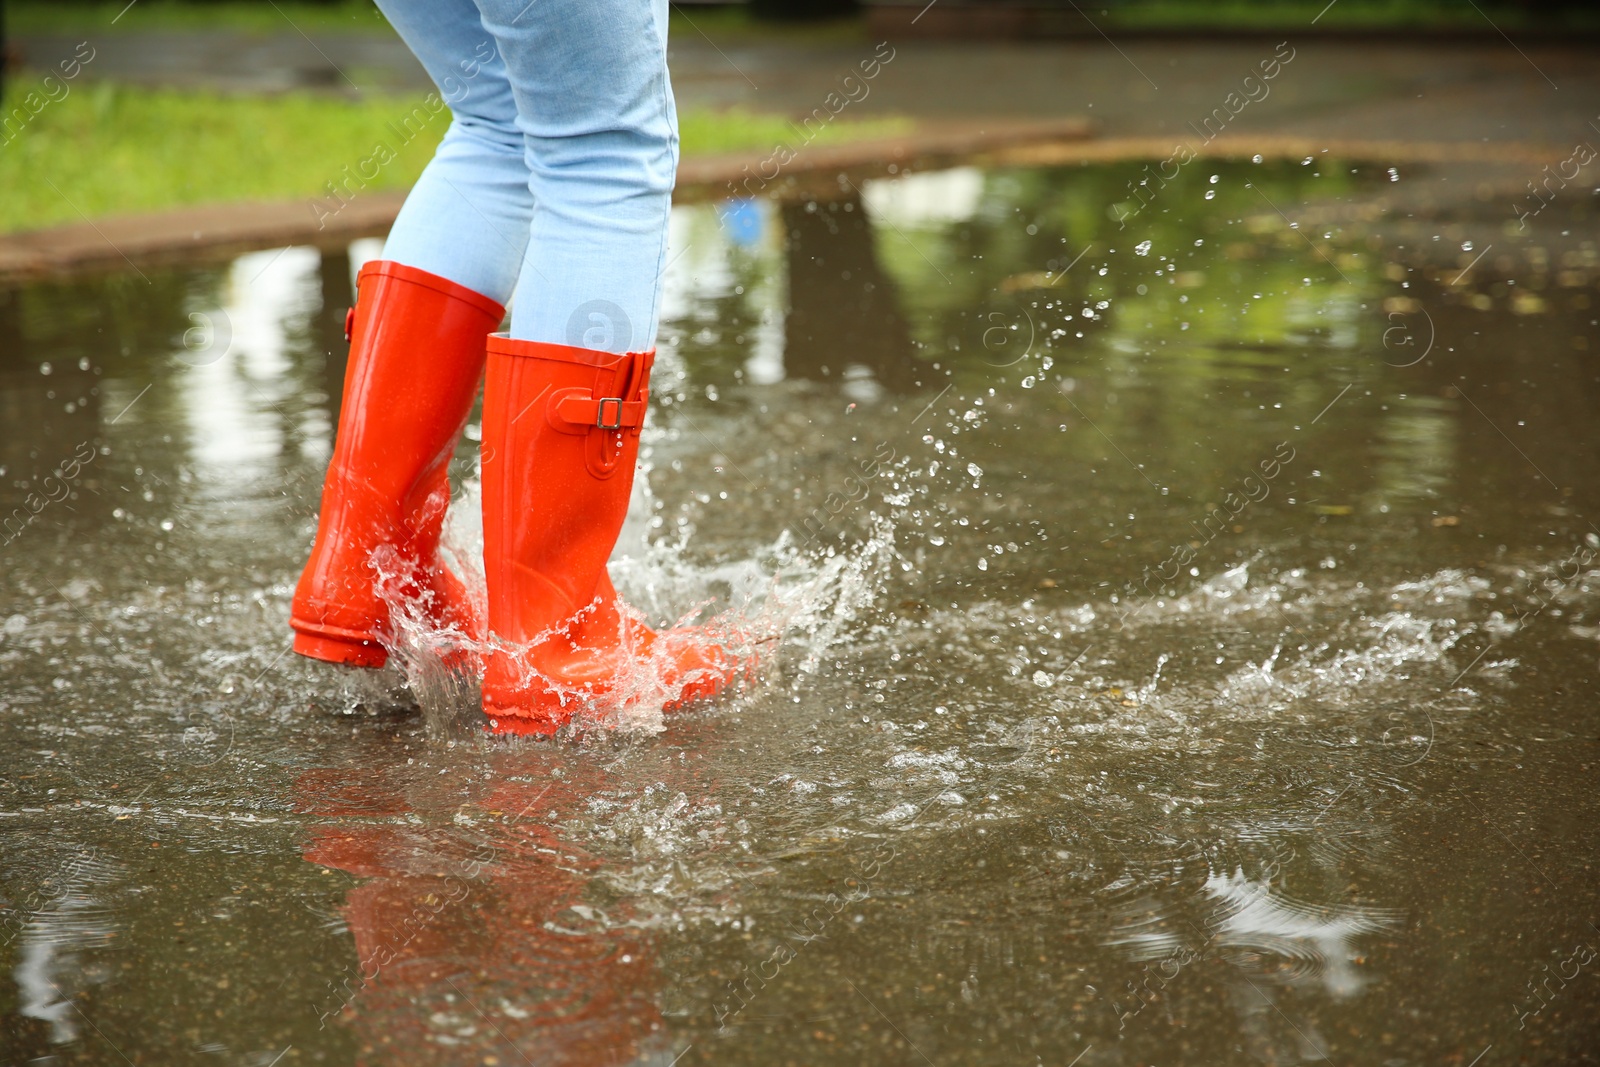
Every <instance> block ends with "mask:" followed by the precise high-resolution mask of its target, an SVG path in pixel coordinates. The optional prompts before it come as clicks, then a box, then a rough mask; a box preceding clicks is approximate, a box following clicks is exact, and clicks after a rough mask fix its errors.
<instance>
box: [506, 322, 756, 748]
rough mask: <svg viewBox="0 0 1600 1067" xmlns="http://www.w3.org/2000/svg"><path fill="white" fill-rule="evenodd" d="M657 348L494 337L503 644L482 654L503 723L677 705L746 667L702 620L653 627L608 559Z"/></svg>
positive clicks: (520, 724)
mask: <svg viewBox="0 0 1600 1067" xmlns="http://www.w3.org/2000/svg"><path fill="white" fill-rule="evenodd" d="M654 360H655V353H654V352H630V353H628V354H627V355H623V356H619V355H614V354H612V353H608V352H595V351H591V350H589V349H584V348H571V347H568V346H566V345H555V344H543V343H540V342H535V341H513V340H510V339H509V338H506V337H503V336H498V335H497V336H494V337H491V338H489V367H488V374H487V376H486V378H485V382H484V391H483V556H484V575H485V577H486V579H487V581H488V585H489V618H488V629H489V634H490V639H491V640H492V641H494V642H496V643H497V647H496V648H494V649H493V650H492V651H490V652H489V653H488V654H487V655H485V657H484V673H483V710H484V713H485V714H486V715H488V716H489V719H490V721H491V724H492V728H493V729H494V730H496V731H498V732H501V733H533V734H549V733H553V732H554V731H555V730H556V729H557V728H559V727H561V726H562V725H564V724H565V723H566V722H568V721H569V720H570V719H571V718H572V716H573V714H574V713H576V712H577V711H578V710H579V709H580V708H582V707H584V706H592V705H595V704H605V705H611V706H618V707H621V706H626V705H628V704H630V703H633V702H636V701H639V700H644V699H659V700H661V701H662V702H663V705H664V707H665V708H667V709H671V708H675V707H678V706H679V705H682V704H685V703H688V702H689V701H691V700H697V699H701V698H703V697H707V696H710V695H712V694H714V693H716V692H718V691H719V690H721V689H722V688H723V687H724V686H726V685H727V684H728V683H729V682H731V681H733V679H734V678H735V677H737V676H738V675H739V674H741V673H745V672H746V671H747V669H748V663H747V662H746V661H743V660H741V659H740V658H739V657H737V656H735V655H734V654H732V653H730V652H728V651H726V650H724V649H723V648H721V647H719V646H718V645H717V644H715V643H714V642H713V641H712V640H711V639H710V637H709V636H708V635H707V634H706V632H705V631H704V630H700V629H698V628H694V627H679V628H675V629H672V630H669V631H667V632H665V633H662V634H657V633H655V632H654V631H652V630H651V629H650V628H649V627H647V626H645V625H644V624H643V623H642V622H639V621H638V620H637V619H636V618H634V617H632V616H631V615H630V614H629V613H628V612H627V610H626V609H625V608H622V607H621V606H620V605H619V602H618V600H617V593H616V590H615V589H614V588H613V587H612V585H611V578H610V576H609V575H608V574H607V572H606V561H607V560H608V559H609V558H610V556H611V550H612V548H613V547H615V545H616V543H617V536H618V535H619V534H620V533H621V532H622V522H623V519H624V518H626V517H627V513H628V494H629V492H630V491H631V490H632V488H633V474H634V465H635V464H636V463H637V461H638V458H639V428H640V426H641V425H642V424H643V422H644V414H645V407H646V404H647V401H648V398H649V390H648V389H647V388H646V385H647V383H648V382H649V380H650V367H651V364H652V363H653V362H654Z"/></svg>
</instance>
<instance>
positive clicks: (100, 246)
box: [0, 118, 1093, 280]
mask: <svg viewBox="0 0 1600 1067" xmlns="http://www.w3.org/2000/svg"><path fill="white" fill-rule="evenodd" d="M1092 134H1093V128H1092V126H1091V125H1090V124H1089V123H1088V122H1086V121H1085V120H1083V119H1076V118H1074V119H1062V120H1052V121H1048V122H997V123H989V124H984V125H977V124H973V125H950V124H942V125H941V126H939V127H936V128H933V129H928V130H919V131H916V132H913V133H910V134H907V135H905V136H902V137H890V138H877V139H873V140H863V141H855V142H849V143H846V144H840V145H820V146H816V147H810V148H805V149H803V150H801V152H800V153H799V155H798V156H797V157H796V158H795V159H794V160H793V161H792V162H791V163H789V165H788V166H786V167H784V168H783V170H782V174H781V175H778V176H775V177H774V178H772V179H770V180H766V181H761V180H760V179H759V177H755V178H752V176H755V175H759V173H760V169H761V166H762V164H763V163H764V162H770V159H771V155H772V152H771V150H770V149H762V150H759V151H755V152H741V153H736V154H732V155H718V156H707V157H700V158H691V159H686V160H683V161H682V162H681V163H680V164H679V166H678V186H677V189H676V191H675V193H674V199H675V201H677V202H678V203H696V202H705V201H707V200H717V199H723V198H725V197H729V196H736V195H739V192H740V190H739V188H738V185H737V183H739V182H741V181H744V180H746V179H747V178H751V179H752V180H754V181H760V185H759V186H757V188H761V189H765V188H766V187H768V186H772V187H774V188H773V189H769V190H767V191H768V192H771V191H781V190H787V189H790V188H793V187H794V182H793V180H792V179H795V178H801V177H815V176H817V175H819V174H829V175H833V174H837V173H839V172H841V171H852V172H853V171H871V170H875V169H876V170H882V171H886V172H888V173H894V172H896V171H897V170H899V169H901V168H903V167H905V166H909V165H911V164H913V163H916V164H918V165H938V164H941V163H948V162H952V161H957V160H961V159H966V158H971V157H974V156H977V155H981V154H983V153H986V152H992V151H995V150H999V149H1003V148H1013V149H1015V148H1025V147H1033V148H1039V147H1042V146H1044V145H1048V144H1057V145H1059V144H1064V143H1071V142H1073V141H1078V140H1083V139H1086V138H1088V137H1090V136H1092ZM780 178H781V179H782V180H779V179H780ZM405 198H406V192H405V191H404V190H398V189H395V190H387V191H383V192H373V193H363V194H362V195H361V196H359V197H356V198H355V199H353V200H351V201H350V202H349V203H348V204H346V206H345V207H344V208H342V209H341V210H340V211H339V213H338V214H337V215H334V216H332V217H331V218H325V219H323V220H322V221H321V223H319V222H318V221H317V219H316V218H315V216H314V215H313V214H312V212H311V210H310V208H309V201H307V200H295V201H277V202H271V203H260V202H254V203H251V202H246V203H231V204H207V205H201V206H196V207H192V208H183V209H179V210H175V211H166V212H161V213H157V214H146V215H122V216H115V217H111V218H105V219H99V220H95V221H85V222H81V223H72V224H69V225H65V226H53V227H50V228H48V229H42V230H28V231H24V232H21V233H13V234H8V235H4V236H0V280H10V279H17V278H30V277H39V276H43V275H51V274H64V273H71V272H76V271H81V270H86V269H94V268H107V267H109V268H112V269H115V268H117V267H120V266H132V265H135V264H140V263H159V262H164V261H165V262H172V261H179V260H181V261H192V260H193V259H195V258H196V257H199V256H204V257H207V258H217V257H219V256H224V255H230V254H236V253H238V252H243V251H249V250H252V249H259V248H273V247H277V246H281V245H289V244H309V245H318V246H329V245H334V244H338V243H342V242H348V241H350V240H353V239H354V238H357V237H367V236H381V235H382V234H383V233H385V232H387V230H388V229H389V226H390V225H391V224H393V222H394V219H395V215H396V214H397V213H398V212H399V210H400V205H401V204H402V203H404V202H405Z"/></svg>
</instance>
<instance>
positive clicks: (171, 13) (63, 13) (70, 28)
mask: <svg viewBox="0 0 1600 1067" xmlns="http://www.w3.org/2000/svg"><path fill="white" fill-rule="evenodd" d="M275 2H276V5H277V6H276V7H274V6H273V5H272V4H268V3H265V2H264V0H254V2H245V0H221V2H218V3H202V4H191V3H182V2H181V0H137V2H136V3H135V4H134V5H133V6H132V7H129V6H128V0H106V2H97V3H54V2H41V0H12V2H8V3H7V4H6V25H7V28H8V30H9V31H10V32H12V33H17V34H22V33H68V32H72V33H80V32H96V33H127V32H133V31H138V30H241V31H245V32H250V33H274V32H281V31H288V32H294V29H295V28H298V29H300V30H306V31H312V30H316V31H321V32H328V31H338V30H350V31H352V32H363V31H365V32H371V31H374V30H376V31H379V32H382V33H392V32H394V31H392V30H390V29H389V23H388V21H387V20H386V19H384V17H383V15H382V14H381V13H380V12H379V11H378V9H377V8H376V7H375V6H373V4H372V3H371V0H338V2H337V3H331V4H308V3H305V2H304V0H299V2H296V0H275ZM119 15H120V16H121V17H120V18H119V17H118V16H119ZM113 20H114V21H113Z"/></svg>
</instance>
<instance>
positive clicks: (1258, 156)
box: [1250, 152, 1261, 163]
mask: <svg viewBox="0 0 1600 1067" xmlns="http://www.w3.org/2000/svg"><path fill="white" fill-rule="evenodd" d="M1250 162H1252V163H1260V162H1261V153H1260V152H1257V153H1256V154H1255V155H1253V156H1251V157H1250Z"/></svg>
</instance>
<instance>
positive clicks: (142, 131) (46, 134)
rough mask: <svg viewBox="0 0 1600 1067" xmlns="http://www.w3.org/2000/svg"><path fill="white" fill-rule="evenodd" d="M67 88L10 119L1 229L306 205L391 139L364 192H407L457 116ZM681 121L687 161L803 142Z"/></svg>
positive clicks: (20, 91) (313, 99) (758, 118)
mask: <svg viewBox="0 0 1600 1067" xmlns="http://www.w3.org/2000/svg"><path fill="white" fill-rule="evenodd" d="M66 84H67V87H68V90H69V91H68V93H67V95H66V96H65V97H63V98H62V99H60V100H59V101H55V102H51V103H48V104H46V105H45V106H44V108H43V109H42V110H41V111H40V112H39V113H38V114H37V115H35V116H33V117H32V118H31V119H30V120H29V121H28V123H27V124H26V125H25V126H21V127H20V128H18V127H17V126H16V125H15V123H14V122H13V125H11V126H10V127H9V128H7V129H6V130H5V131H4V132H3V133H0V141H3V142H5V143H0V189H4V190H5V195H4V196H0V232H7V233H8V232H13V231H16V230H23V229H36V228H39V227H43V226H49V225H53V224H56V223H63V222H77V221H79V220H80V219H81V218H82V217H83V216H85V215H86V216H88V217H89V218H100V217H103V216H106V215H114V214H127V213H132V212H147V211H160V210H164V209H169V208H175V207H180V206H183V205H187V204H203V203H218V202H227V201H240V200H294V199H298V198H302V197H303V198H306V199H307V200H308V201H309V200H310V198H312V197H317V196H325V195H326V191H325V188H324V187H325V185H326V183H327V182H328V181H330V180H336V179H340V178H341V177H342V171H343V168H344V167H346V166H348V167H350V169H351V170H352V171H355V170H356V169H357V167H358V165H359V164H361V163H362V161H363V160H366V159H368V158H370V157H372V156H373V155H374V152H373V150H374V148H375V147H376V146H377V145H378V144H379V143H380V142H381V143H383V144H384V145H386V146H388V147H389V148H391V149H393V150H394V154H395V155H394V158H393V159H392V160H391V161H389V162H388V163H386V164H384V165H382V166H381V167H379V168H378V172H377V175H376V177H374V178H372V179H371V180H370V181H368V182H367V185H366V188H367V189H403V188H406V187H407V186H409V185H410V184H411V183H412V182H413V181H415V180H416V178H417V175H418V174H420V173H421V171H422V167H423V165H424V164H425V163H426V162H427V161H428V159H429V157H430V156H431V155H432V153H433V149H434V146H435V145H436V144H437V143H438V139H439V138H440V137H441V136H443V134H444V131H445V127H446V126H447V124H448V113H444V112H441V113H440V114H438V115H437V116H435V117H433V118H432V119H431V120H430V121H429V122H428V123H427V124H426V125H423V126H422V127H421V132H420V133H419V134H417V135H416V136H415V137H413V138H412V140H411V141H410V142H409V143H404V142H403V141H402V139H401V137H399V136H397V135H396V134H395V132H394V130H393V128H392V126H398V125H399V124H400V123H401V122H402V120H403V119H404V118H405V117H406V116H407V115H410V114H412V113H413V109H414V108H416V107H417V106H418V105H419V103H420V101H421V100H422V97H421V96H420V95H404V96H373V97H366V98H363V99H359V100H351V99H348V98H344V97H338V96H331V95H326V94H317V93H310V92H302V93H286V94H283V95H278V96H271V97H261V96H225V95H221V94H216V93H197V92H192V91H179V90H172V89H144V88H134V87H129V86H118V85H113V84H111V83H108V82H99V83H90V82H78V83H70V82H69V83H66ZM38 85H39V83H37V82H35V81H32V80H27V79H18V80H16V81H14V82H12V83H11V84H10V85H9V86H8V87H7V93H6V101H7V105H8V107H10V108H16V107H18V106H19V105H20V104H21V103H22V101H23V98H24V95H25V94H26V93H27V92H29V91H30V90H37V89H38ZM58 91H59V90H58ZM24 113H26V111H24ZM680 122H681V128H682V137H683V153H684V155H686V156H689V155H714V154H718V153H723V152H736V151H743V150H756V149H770V148H771V147H772V146H773V145H775V144H777V143H778V142H779V141H788V142H790V143H793V141H794V139H795V138H794V134H793V133H792V131H791V130H790V127H789V125H788V122H787V120H786V119H785V118H784V117H783V116H780V115H771V114H760V113H755V112H749V111H728V112H709V111H697V110H689V111H685V112H684V113H683V114H682V115H681V116H680ZM909 126H910V123H909V122H907V121H905V120H903V119H879V120H871V121H856V122H852V121H850V120H848V119H843V118H842V119H840V120H839V122H837V123H835V124H833V125H831V126H830V127H828V128H826V129H825V130H824V131H823V132H822V133H821V134H820V135H819V137H818V138H817V140H818V141H824V142H831V143H837V142H840V141H845V140H851V139H859V138H862V137H873V136H887V135H893V134H898V133H903V132H905V130H906V129H908V128H909ZM7 137H9V138H10V140H9V141H6V138H7ZM368 169H369V170H370V167H369V168H368ZM307 210H310V209H309V207H308V209H307ZM80 212H81V213H82V214H81V215H80Z"/></svg>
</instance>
